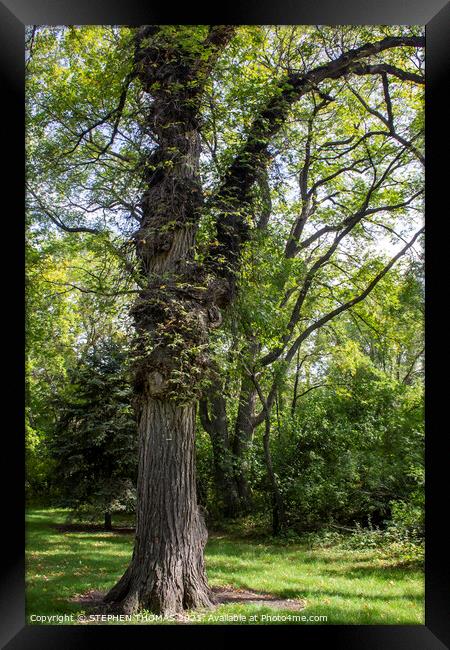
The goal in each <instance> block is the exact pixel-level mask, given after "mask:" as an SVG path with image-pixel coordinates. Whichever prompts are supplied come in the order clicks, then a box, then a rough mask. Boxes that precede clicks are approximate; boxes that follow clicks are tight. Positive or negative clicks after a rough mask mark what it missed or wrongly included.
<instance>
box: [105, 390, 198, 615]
mask: <svg viewBox="0 0 450 650" xmlns="http://www.w3.org/2000/svg"><path fill="white" fill-rule="evenodd" d="M194 427H195V408H194V406H193V405H192V404H187V405H183V406H177V405H176V404H174V403H173V402H172V401H166V400H155V399H153V398H151V397H148V399H147V402H146V404H143V405H142V410H141V417H140V422H139V445H140V458H139V470H138V472H139V475H138V486H137V504H138V506H137V513H136V515H137V519H136V539H135V547H134V552H133V557H132V560H131V564H130V566H129V567H128V570H127V572H126V573H125V575H124V576H123V577H122V579H121V580H120V581H119V583H118V584H117V585H116V586H115V587H114V589H112V590H111V591H110V592H109V594H108V596H107V597H106V602H113V603H114V604H115V605H116V606H117V607H118V608H119V609H120V610H121V611H124V612H133V611H137V610H139V609H141V608H145V609H148V610H150V611H153V612H159V613H162V614H173V613H176V612H180V611H182V610H183V609H186V608H195V607H207V606H210V605H211V601H210V598H209V596H210V591H209V588H208V585H207V581H206V574H205V568H204V562H203V550H204V546H205V544H206V540H207V531H206V526H205V523H204V521H203V517H202V515H201V513H200V511H199V508H198V504H197V495H196V481H195V443H194V433H195V432H194Z"/></svg>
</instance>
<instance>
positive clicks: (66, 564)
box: [27, 509, 424, 625]
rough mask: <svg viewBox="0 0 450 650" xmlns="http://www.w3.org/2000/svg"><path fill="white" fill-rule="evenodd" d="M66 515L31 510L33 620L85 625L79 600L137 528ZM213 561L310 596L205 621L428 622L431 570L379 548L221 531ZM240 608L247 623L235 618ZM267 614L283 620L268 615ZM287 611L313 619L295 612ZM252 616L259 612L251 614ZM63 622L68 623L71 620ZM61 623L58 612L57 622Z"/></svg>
mask: <svg viewBox="0 0 450 650" xmlns="http://www.w3.org/2000/svg"><path fill="white" fill-rule="evenodd" d="M65 519H66V512H65V511H63V510H55V509H53V510H48V509H47V510H32V511H30V512H29V513H28V515H27V620H28V621H29V622H30V623H31V622H34V621H32V620H31V619H30V617H31V616H32V615H39V616H42V615H46V616H49V615H64V614H67V615H70V614H73V615H74V621H73V623H74V624H78V622H77V620H76V617H77V615H80V614H83V613H86V614H89V610H88V609H87V608H86V605H83V604H79V603H76V602H72V600H71V599H73V598H74V597H76V595H79V594H84V593H86V592H88V591H89V590H99V591H106V590H107V589H108V588H110V587H111V586H112V585H113V584H114V582H115V581H116V580H117V579H118V578H119V577H120V576H121V574H122V573H123V571H124V569H125V568H126V566H127V563H128V561H129V559H130V556H131V552H132V543H133V537H132V535H131V534H124V533H115V532H110V533H107V532H104V531H100V530H99V531H95V530H94V531H87V532H60V531H58V530H57V528H56V527H55V524H58V523H59V524H62V523H64V522H65ZM206 563H207V571H208V578H209V582H210V584H211V585H212V586H225V585H229V586H232V587H234V588H238V589H248V590H254V591H260V592H265V593H270V594H273V595H274V596H277V597H279V598H301V599H304V600H305V601H306V608H305V609H303V610H302V611H298V612H292V611H287V610H282V609H273V608H270V607H269V606H264V607H260V606H255V605H251V604H246V605H244V604H236V603H228V604H224V605H221V606H219V607H218V608H217V609H215V610H214V612H207V613H205V614H204V618H203V619H202V621H201V622H203V623H213V622H215V623H220V624H223V623H224V622H231V623H234V624H235V623H240V622H241V623H253V622H257V623H269V622H276V623H289V624H295V623H300V624H319V625H323V624H326V623H328V624H369V625H373V624H384V625H386V624H423V623H424V581H423V573H422V572H421V571H420V570H417V569H412V568H406V567H404V566H402V565H401V564H400V563H399V562H398V561H396V558H395V557H389V558H387V557H384V556H383V555H382V554H380V552H376V551H374V550H366V551H348V550H343V549H338V548H333V547H331V548H317V549H309V548H308V547H307V546H306V545H301V544H289V545H281V544H280V543H278V542H277V543H272V542H270V541H267V540H266V541H261V542H259V541H258V540H249V539H243V538H241V539H239V538H237V537H236V538H234V537H233V538H230V537H228V536H225V535H218V534H215V535H212V536H211V538H210V540H209V542H208V546H207V549H206ZM211 614H212V615H213V617H212V619H210V618H209V617H210V616H211ZM239 614H240V615H241V619H240V620H232V618H233V616H234V615H239ZM263 615H266V616H267V615H269V616H275V617H278V619H279V620H276V619H275V620H273V621H270V620H267V619H264V618H262V616H263ZM289 615H291V617H292V616H296V617H300V616H303V617H306V618H308V620H306V621H305V620H303V621H302V620H299V619H298V618H297V619H292V618H291V619H289V618H287V617H288V616H289ZM251 616H254V617H256V618H254V619H253V620H249V619H250V617H251ZM310 616H311V617H316V616H317V617H318V616H326V617H327V620H326V621H324V620H321V621H314V620H309V617H310ZM220 617H222V618H220ZM283 618H284V619H285V620H283ZM280 619H281V620H280ZM60 622H61V623H63V624H65V625H67V624H70V622H68V620H67V619H66V620H65V621H63V620H62V619H60ZM135 622H136V623H139V624H142V622H143V621H142V620H136V621H135ZM147 622H148V623H150V624H151V622H150V621H147ZM192 622H195V621H192ZM57 623H58V621H57V620H56V619H55V620H54V622H53V624H57ZM124 624H128V625H129V624H130V622H126V623H124Z"/></svg>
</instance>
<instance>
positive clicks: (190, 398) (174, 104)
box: [105, 25, 234, 614]
mask: <svg viewBox="0 0 450 650" xmlns="http://www.w3.org/2000/svg"><path fill="white" fill-rule="evenodd" d="M195 29H196V28H191V27H188V26H181V27H179V28H178V27H177V28H176V30H174V29H173V26H170V25H169V26H161V25H147V26H144V27H141V28H139V29H138V30H137V32H136V53H135V72H136V76H137V77H138V78H139V80H140V82H141V84H142V88H143V90H144V91H145V92H147V93H148V94H149V100H150V101H149V103H148V105H147V110H148V112H147V114H146V115H145V122H146V125H145V126H146V130H147V132H148V133H150V134H151V136H152V138H153V140H154V142H155V143H156V144H157V146H156V147H155V148H154V149H153V150H152V152H151V153H150V154H149V155H148V157H147V159H146V160H143V161H142V163H143V165H142V166H143V177H144V182H145V185H146V189H145V192H144V194H143V199H142V220H141V224H140V228H139V230H138V231H137V232H136V233H135V235H134V238H135V243H136V253H137V257H138V259H139V260H140V265H141V272H142V275H143V276H144V277H145V278H146V281H147V286H146V287H145V288H144V289H143V290H142V291H141V293H140V295H139V298H138V300H137V301H136V303H135V305H134V307H133V309H132V315H133V317H134V321H135V327H136V334H137V336H136V355H135V356H136V359H135V364H136V372H135V382H134V392H135V407H136V414H137V421H138V427H139V466H138V489H137V525H136V538H135V546H134V552H133V557H132V560H131V563H130V566H129V567H128V569H127V571H126V572H125V574H124V575H123V577H122V578H121V580H120V581H119V582H118V583H117V585H116V586H115V587H114V588H113V589H112V590H111V591H110V592H109V593H108V595H107V596H106V599H105V600H106V602H108V603H111V606H112V607H114V608H119V609H120V610H122V611H126V612H133V611H136V610H138V609H140V608H142V607H145V608H147V609H149V610H151V611H153V612H157V613H162V614H169V613H175V612H179V611H182V610H183V609H186V608H194V607H202V606H209V605H210V604H211V602H210V599H209V594H210V592H209V589H208V585H207V579H206V573H205V568H204V563H203V549H204V546H205V544H206V540H207V531H206V526H205V523H204V521H203V518H202V515H201V513H200V511H199V508H198V503H197V494H196V477H195V408H196V402H197V399H198V397H199V395H200V394H201V391H202V380H203V378H204V375H205V372H206V370H207V368H208V357H207V353H206V347H207V340H208V330H209V328H210V327H216V326H218V324H220V322H221V316H220V310H219V307H218V300H219V299H220V296H221V294H222V293H223V292H224V291H226V287H225V289H224V288H223V282H219V283H217V282H216V283H212V284H211V285H209V284H208V281H207V278H206V271H202V269H201V268H199V266H198V265H197V264H196V263H195V261H194V250H195V235H196V231H197V227H198V223H199V220H200V216H201V211H202V207H203V198H202V186H201V179H200V171H199V161H200V151H201V141H200V118H199V113H200V103H201V94H202V89H203V85H204V83H205V79H206V77H207V74H208V70H209V66H210V65H211V63H212V61H213V60H214V57H215V56H217V55H218V52H219V51H220V48H221V47H224V46H225V44H226V43H227V42H228V40H229V39H230V38H231V36H232V34H233V31H234V28H233V27H227V26H216V27H215V28H212V29H210V30H209V32H208V35H207V37H206V39H205V41H204V42H203V44H202V45H203V47H204V51H203V52H199V50H198V48H199V47H200V45H201V44H200V42H199V43H196V44H195V43H193V41H192V37H193V36H195V32H192V33H191V31H190V30H195ZM194 46H195V47H194Z"/></svg>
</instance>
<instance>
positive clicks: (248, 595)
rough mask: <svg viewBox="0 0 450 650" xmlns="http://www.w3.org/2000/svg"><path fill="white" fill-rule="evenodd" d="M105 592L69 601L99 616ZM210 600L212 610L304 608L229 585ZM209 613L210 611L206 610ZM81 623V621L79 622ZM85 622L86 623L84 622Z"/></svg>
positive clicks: (296, 601)
mask: <svg viewBox="0 0 450 650" xmlns="http://www.w3.org/2000/svg"><path fill="white" fill-rule="evenodd" d="M104 595H105V592H102V591H97V590H95V589H90V590H89V591H86V592H85V593H84V594H76V595H75V596H74V597H73V598H71V599H70V601H71V602H72V603H77V604H79V605H85V606H86V607H87V608H88V609H89V610H91V611H92V612H93V613H96V614H100V613H102V612H103V610H105V611H106V608H105V607H104V604H103V597H104ZM212 599H213V602H214V607H213V610H214V609H215V608H216V607H218V606H219V605H227V604H228V603H238V604H241V605H254V606H256V607H264V606H266V607H271V608H273V609H283V610H289V611H295V612H298V611H300V610H302V609H304V608H305V607H306V602H305V601H304V600H302V599H300V598H278V597H277V596H274V595H273V594H266V593H260V592H257V591H250V590H247V589H236V588H235V587H232V586H231V585H226V586H224V587H213V588H212ZM207 611H208V612H211V610H207ZM174 620H175V621H178V622H180V623H182V622H190V621H189V620H188V618H187V617H186V616H184V615H183V614H180V615H179V616H175V617H174ZM80 622H81V621H80ZM86 622H87V621H86Z"/></svg>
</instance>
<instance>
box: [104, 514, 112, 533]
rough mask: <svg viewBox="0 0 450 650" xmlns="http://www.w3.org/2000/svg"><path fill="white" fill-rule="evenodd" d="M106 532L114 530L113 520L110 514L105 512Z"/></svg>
mask: <svg viewBox="0 0 450 650" xmlns="http://www.w3.org/2000/svg"><path fill="white" fill-rule="evenodd" d="M104 527H105V530H112V518H111V513H110V512H105V523H104Z"/></svg>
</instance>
